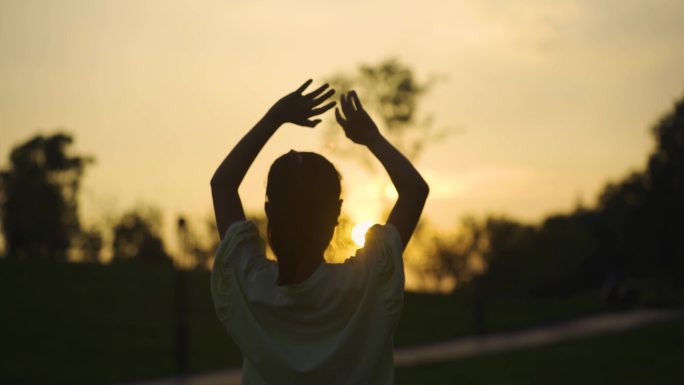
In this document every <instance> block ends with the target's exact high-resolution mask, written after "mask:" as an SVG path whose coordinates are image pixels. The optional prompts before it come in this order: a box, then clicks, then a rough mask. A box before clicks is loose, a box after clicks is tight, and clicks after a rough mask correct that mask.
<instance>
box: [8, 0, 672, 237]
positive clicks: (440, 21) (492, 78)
mask: <svg viewBox="0 0 684 385" xmlns="http://www.w3.org/2000/svg"><path fill="white" fill-rule="evenodd" d="M388 57H397V58H399V59H400V60H401V61H403V62H405V63H407V64H409V65H410V66H412V67H413V68H414V69H415V71H416V72H417V73H418V75H419V76H422V77H423V78H426V77H427V76H429V75H431V74H436V75H440V76H443V77H444V78H445V81H444V82H443V83H440V84H438V85H437V86H435V88H434V90H433V92H431V93H430V95H429V96H428V98H427V100H426V101H425V104H424V105H423V112H425V113H430V114H432V115H433V116H434V117H435V119H436V125H437V126H439V127H450V128H454V129H455V133H454V134H453V135H452V136H450V137H449V138H448V139H447V140H444V141H442V142H441V143H438V144H435V145H433V146H432V147H429V148H428V149H427V152H426V154H425V155H424V156H423V157H422V158H421V159H420V160H419V161H418V167H419V169H420V170H421V171H423V172H424V174H425V176H426V179H428V182H430V184H431V186H432V194H431V196H430V198H429V201H428V204H427V207H426V215H427V216H428V217H429V218H430V219H431V220H432V221H433V222H434V223H436V224H438V225H440V226H443V227H448V226H451V225H453V224H455V223H456V221H457V219H458V218H459V217H460V216H462V215H464V214H466V213H471V214H484V213H500V214H501V213H503V214H508V215H511V216H513V217H516V218H519V219H523V220H529V221H535V220H538V219H540V218H542V217H543V216H544V215H546V214H549V213H552V212H559V211H563V210H568V209H570V208H571V207H573V206H574V204H575V203H576V202H577V200H578V199H582V200H584V202H586V203H588V204H591V203H593V202H594V199H595V197H596V195H597V193H598V191H599V190H600V187H601V186H602V185H603V184H604V183H605V182H606V181H607V180H611V179H612V180H616V179H618V178H620V177H622V176H623V175H625V174H626V173H627V172H628V171H629V170H632V169H635V168H637V167H640V166H642V165H643V164H644V160H645V157H646V155H647V153H648V152H649V151H650V149H651V148H652V142H651V138H650V136H649V134H648V128H649V127H650V126H651V125H652V124H653V123H654V122H655V121H656V120H657V119H658V118H659V117H660V116H661V115H662V114H663V113H664V112H666V111H668V110H669V108H670V106H671V105H672V102H673V101H674V100H675V99H676V98H678V97H680V96H682V95H684V71H682V69H683V68H684V2H683V1H681V0H670V1H666V0H663V1H630V0H607V1H569V0H557V1H548V0H531V1H525V2H519V1H505V0H500V1H450V2H446V1H444V2H443V1H433V0H423V1H419V2H409V1H397V0H393V1H326V0H318V1H314V0H297V1H291V0H288V1H230V0H223V1H168V0H164V1H162V0H154V1H140V0H136V1H93V0H80V1H69V0H60V1H49V0H43V1H30V0H16V1H6V0H0V156H1V159H2V160H1V161H0V164H2V165H3V166H4V165H6V164H7V157H8V154H9V150H10V148H11V147H12V146H13V145H16V144H17V143H19V142H21V141H23V140H26V139H28V138H29V137H31V136H32V135H34V134H35V133H36V132H39V131H42V132H45V133H47V132H52V131H54V130H55V129H56V128H66V129H68V130H69V131H70V132H72V133H73V134H74V136H75V138H76V146H75V149H76V150H78V151H80V152H82V153H90V154H93V155H94V156H95V157H96V158H97V162H96V164H95V165H94V166H92V167H91V168H90V169H89V170H88V171H87V173H86V176H85V180H84V183H85V184H84V187H83V191H82V203H83V206H84V212H85V215H86V217H88V218H100V217H102V216H104V215H109V214H112V213H116V212H118V211H120V210H124V209H126V208H128V207H131V206H132V205H134V204H136V203H144V204H151V205H155V206H159V207H160V208H162V209H163V210H164V214H165V216H166V217H167V219H168V220H169V222H170V220H171V218H172V217H174V216H175V215H178V214H185V215H188V216H190V217H191V218H202V217H205V216H206V215H208V213H210V211H211V201H210V191H209V179H210V177H211V175H212V173H213V171H214V169H215V168H216V166H217V165H218V163H219V162H220V161H221V160H222V159H223V157H224V156H225V155H226V154H227V152H228V151H229V150H230V148H231V146H232V145H233V144H235V143H236V142H237V140H238V139H239V138H240V137H241V136H242V135H243V134H244V133H245V132H246V131H247V130H248V129H249V128H250V127H251V126H252V125H253V124H254V122H256V121H257V120H258V119H259V118H260V117H261V115H262V114H263V113H264V112H265V111H266V110H267V109H268V108H269V107H270V106H271V105H272V103H273V102H275V101H276V100H277V99H278V98H280V97H281V96H282V95H284V94H285V93H287V92H289V91H291V90H293V89H294V88H296V87H297V86H299V85H300V84H301V83H302V82H303V81H304V80H306V79H307V78H309V77H312V78H314V79H322V78H324V77H326V76H329V75H331V74H334V73H337V72H339V71H351V70H353V69H354V68H356V67H357V66H358V65H359V64H361V63H377V62H379V61H380V60H383V59H385V58H388ZM361 96H362V97H363V95H361ZM291 148H294V149H297V150H309V151H321V149H322V143H321V137H320V134H319V132H317V131H315V130H314V131H312V130H310V129H306V128H301V127H295V126H289V125H288V126H284V127H282V128H281V130H280V132H278V133H277V134H276V135H275V136H274V137H273V139H272V140H271V142H269V143H268V145H267V147H266V148H265V149H264V151H263V152H262V154H261V156H260V157H259V158H258V159H257V161H256V163H255V165H254V167H253V168H252V170H251V171H250V173H249V174H248V176H247V178H246V180H245V183H244V185H243V188H242V190H241V192H242V195H243V200H244V201H245V205H246V207H247V208H248V209H250V210H259V209H261V207H262V204H263V196H264V191H265V178H266V172H267V169H268V166H269V165H270V163H271V162H272V161H273V160H274V159H275V158H276V157H277V156H278V155H280V154H282V153H284V152H286V151H288V150H289V149H291ZM359 151H363V149H361V148H359ZM331 160H333V162H334V163H336V165H337V166H338V168H339V169H340V171H341V173H342V174H343V178H344V179H343V186H344V187H343V188H344V194H345V196H344V198H345V206H346V210H347V212H348V213H349V214H350V215H351V216H352V217H354V218H355V219H356V220H359V221H360V220H365V219H371V220H378V219H380V218H377V215H378V212H377V209H376V208H379V204H377V205H376V204H375V202H378V203H379V200H380V194H381V190H382V186H383V184H384V183H386V181H387V179H386V176H384V175H369V174H367V173H365V172H364V171H363V169H362V168H361V167H359V165H358V164H357V163H356V162H354V161H351V160H346V159H340V158H336V157H331ZM169 228H170V226H169ZM169 231H170V230H169V229H167V232H169Z"/></svg>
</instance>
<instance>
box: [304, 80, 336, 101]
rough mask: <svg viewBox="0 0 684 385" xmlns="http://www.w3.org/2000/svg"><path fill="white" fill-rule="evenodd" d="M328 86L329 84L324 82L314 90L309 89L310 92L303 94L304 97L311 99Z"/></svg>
mask: <svg viewBox="0 0 684 385" xmlns="http://www.w3.org/2000/svg"><path fill="white" fill-rule="evenodd" d="M328 87H330V84H328V83H325V84H323V85H322V86H320V87H318V88H316V89H315V90H313V91H311V92H310V93H308V94H306V95H304V97H305V98H307V99H313V98H315V97H316V96H318V95H320V94H321V93H322V92H323V91H325V90H326V89H327V88H328Z"/></svg>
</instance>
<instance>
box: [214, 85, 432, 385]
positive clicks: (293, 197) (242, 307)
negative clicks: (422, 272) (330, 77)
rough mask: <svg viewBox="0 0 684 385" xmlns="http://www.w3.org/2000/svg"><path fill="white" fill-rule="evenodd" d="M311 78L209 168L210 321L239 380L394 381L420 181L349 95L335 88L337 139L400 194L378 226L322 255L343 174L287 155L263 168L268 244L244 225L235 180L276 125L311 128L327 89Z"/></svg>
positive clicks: (312, 156) (421, 198) (421, 197)
mask: <svg viewBox="0 0 684 385" xmlns="http://www.w3.org/2000/svg"><path fill="white" fill-rule="evenodd" d="M310 83H311V80H309V81H307V82H306V83H304V84H303V85H302V86H301V87H300V88H299V89H297V90H296V91H294V92H292V93H290V94H288V95H286V96H285V97H283V98H282V99H280V100H279V101H278V102H277V103H276V104H275V105H274V106H273V107H272V108H271V109H270V110H269V111H268V112H267V113H266V115H265V116H264V117H263V118H262V119H261V120H260V121H259V122H258V123H257V124H256V125H255V126H254V127H253V128H252V129H251V130H250V131H249V132H248V133H247V134H246V135H245V136H244V137H243V139H242V140H241V141H240V142H239V143H238V144H237V145H236V146H235V148H234V149H233V150H232V151H231V152H230V153H229V154H228V156H227V157H226V159H225V160H224V161H223V162H222V163H221V165H220V166H219V167H218V169H217V170H216V172H215V174H214V176H213V178H212V181H211V187H212V197H213V201H214V211H215V215H216V223H217V229H218V231H219V234H220V235H221V243H220V245H219V248H218V250H217V252H216V260H215V264H214V269H213V272H212V278H211V288H212V295H213V299H214V305H215V308H216V313H217V315H218V317H219V320H220V321H221V322H222V324H223V325H224V326H225V328H226V330H227V331H228V333H229V334H230V336H231V337H232V338H233V340H234V341H235V343H236V344H237V346H238V347H239V348H240V350H241V351H242V353H243V356H244V364H243V380H242V381H243V384H321V383H329V384H392V383H394V364H393V360H392V336H393V332H394V328H395V327H396V324H397V322H398V320H399V317H400V315H401V308H402V304H403V292H404V269H403V259H402V253H403V250H404V248H405V245H406V244H407V243H408V241H409V239H410V237H411V234H412V233H413V231H414V229H415V226H416V224H417V222H418V219H419V217H420V214H421V212H422V209H423V206H424V203H425V200H426V198H427V195H428V186H427V184H426V183H425V181H424V180H423V178H422V177H421V176H420V174H419V173H418V172H417V171H416V170H415V168H414V167H413V166H412V165H411V163H410V162H409V161H408V160H407V159H406V158H405V157H404V156H403V155H401V153H400V152H399V151H397V150H396V149H395V148H394V147H393V146H392V145H391V144H390V143H389V142H388V141H387V140H386V139H385V138H384V137H383V136H382V135H381V134H380V132H379V130H378V128H377V126H376V125H375V123H373V121H372V119H371V118H370V116H369V115H368V114H367V113H366V111H365V110H364V109H363V107H362V105H361V103H360V101H359V99H358V97H357V95H356V93H355V92H353V91H352V92H350V93H349V94H347V95H343V96H342V97H341V100H340V102H341V103H340V104H341V111H340V109H336V110H335V115H336V118H337V121H338V122H339V124H340V125H341V127H342V129H344V131H345V134H346V136H347V137H348V138H349V139H350V140H352V141H354V142H355V143H357V144H359V145H362V146H365V147H367V148H368V150H370V151H371V152H372V153H373V155H374V156H375V157H376V158H377V159H378V160H379V161H380V162H381V163H382V165H383V166H384V168H385V169H386V171H387V172H388V174H389V176H390V178H391V180H392V182H393V183H394V185H395V188H396V189H397V192H398V199H397V202H396V204H395V206H394V208H393V209H392V211H391V213H390V215H389V217H388V219H387V222H386V223H385V224H382V225H380V224H378V225H375V226H373V227H372V228H371V229H370V230H369V231H368V233H367V235H366V243H365V246H364V248H362V249H359V250H357V252H356V254H355V255H354V256H353V257H351V258H349V259H348V260H347V261H345V262H344V263H342V264H329V263H326V262H325V261H324V259H323V253H324V251H325V249H326V247H327V246H328V244H329V242H330V240H331V238H332V236H333V233H334V230H335V226H336V225H337V220H338V217H339V215H340V209H341V205H342V200H341V199H340V190H341V189H340V176H339V174H338V172H337V170H336V169H335V167H334V166H333V165H332V164H331V163H330V162H329V161H328V160H326V159H325V158H324V157H323V156H321V155H319V154H316V153H311V152H296V151H294V150H293V151H290V152H289V153H287V154H285V155H283V156H281V157H279V158H278V159H277V160H276V161H275V162H274V163H273V165H272V166H271V169H270V171H269V174H268V182H267V188H266V202H265V204H264V209H265V212H266V216H267V219H268V234H267V238H268V242H269V244H270V246H271V248H272V249H273V251H274V254H275V256H276V260H277V261H276V262H274V261H270V260H268V259H266V256H265V246H266V244H265V241H264V240H263V239H262V238H261V237H260V235H259V232H258V230H257V227H256V225H255V224H254V223H253V222H250V221H246V220H245V215H244V211H243V209H242V203H241V200H240V197H239V195H238V187H239V185H240V183H241V182H242V179H243V178H244V176H245V174H246V172H247V170H248V169H249V167H250V165H251V164H252V162H253V161H254V159H255V158H256V156H257V154H258V153H259V152H260V150H261V148H262V147H263V146H264V145H265V143H266V142H267V141H268V139H269V138H270V137H271V136H272V135H273V133H275V131H276V130H277V129H278V128H279V127H280V126H281V125H283V124H284V123H294V124H296V125H300V126H307V127H315V126H316V125H317V124H318V123H320V120H319V119H312V118H313V117H315V116H317V115H320V114H322V113H324V112H326V111H327V110H329V109H331V108H332V107H333V106H334V105H335V102H330V103H327V104H324V103H325V102H326V101H327V100H328V99H329V98H330V97H331V96H332V95H333V93H334V91H333V90H329V89H328V86H327V85H324V86H321V87H319V88H318V89H316V90H315V91H313V92H310V93H308V94H304V91H305V89H306V88H307V87H308V86H309V84H310Z"/></svg>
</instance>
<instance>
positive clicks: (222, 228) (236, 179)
mask: <svg viewBox="0 0 684 385" xmlns="http://www.w3.org/2000/svg"><path fill="white" fill-rule="evenodd" d="M311 82H312V80H311V79H309V80H307V81H306V82H305V83H304V84H302V85H301V86H300V87H299V88H298V89H297V90H295V91H294V92H292V93H290V94H288V95H286V96H284V97H283V98H282V99H280V100H279V101H278V102H276V104H274V105H273V107H271V109H270V110H268V112H267V113H266V115H264V117H263V118H261V120H260V121H259V122H258V123H257V124H256V125H255V126H254V127H253V128H252V129H251V130H250V131H249V132H248V133H247V134H246V135H245V136H244V137H243V138H242V139H241V140H240V141H239V142H238V144H237V145H235V148H233V150H232V151H231V152H230V153H229V154H228V156H227V157H226V158H225V159H224V160H223V162H222V163H221V165H220V166H219V167H218V168H217V169H216V172H214V176H213V177H212V178H211V196H212V199H213V202H214V215H215V216H216V228H217V230H218V232H219V236H220V237H221V238H223V236H224V235H225V233H226V230H228V227H229V226H230V225H231V224H232V223H233V222H235V221H239V220H244V219H245V212H244V210H243V208H242V202H241V201H240V196H239V195H238V187H240V183H242V180H243V179H244V177H245V174H247V170H249V167H250V166H251V165H252V162H254V159H255V158H256V156H257V155H258V154H259V152H260V151H261V149H262V148H263V147H264V145H265V144H266V142H267V141H268V139H269V138H270V137H271V136H272V135H273V134H274V133H275V132H276V130H277V129H278V128H279V127H280V126H281V125H282V124H283V123H288V122H289V123H294V124H297V125H300V126H306V127H315V126H316V125H317V124H318V123H320V122H321V120H320V119H314V120H312V119H311V118H312V117H314V116H316V115H320V114H322V113H324V112H325V111H327V110H329V109H331V108H332V107H333V106H334V105H335V102H330V103H328V104H326V105H324V106H322V107H318V106H320V105H321V104H322V103H323V102H325V101H326V100H327V99H328V98H329V97H330V96H332V95H333V94H334V93H335V91H334V90H332V89H330V90H328V91H327V92H326V90H327V89H328V85H327V84H324V85H323V86H321V87H319V88H317V89H316V90H315V91H313V92H310V93H308V94H306V95H304V94H303V92H304V90H305V89H306V88H307V87H308V86H309V85H310V84H311Z"/></svg>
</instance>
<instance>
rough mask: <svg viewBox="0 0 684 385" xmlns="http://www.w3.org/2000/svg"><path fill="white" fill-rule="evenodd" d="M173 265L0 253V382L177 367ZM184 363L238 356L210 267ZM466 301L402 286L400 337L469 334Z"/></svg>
mask: <svg viewBox="0 0 684 385" xmlns="http://www.w3.org/2000/svg"><path fill="white" fill-rule="evenodd" d="M174 277H175V275H174V272H173V270H172V269H171V268H170V267H163V266H155V265H143V264H115V265H109V266H102V265H88V264H66V263H48V262H44V261H43V262H40V261H32V262H21V263H18V262H16V261H6V260H0V330H1V331H2V332H1V333H2V335H1V338H0V340H1V341H2V344H0V346H1V349H0V384H5V383H11V384H41V383H51V384H57V383H63V384H75V385H78V384H84V385H86V384H107V383H114V382H121V381H128V380H133V379H147V378H157V377H165V376H170V375H173V374H174V373H175V371H174V370H175V369H174V368H175V367H174V359H173V357H174V328H173V325H174V315H175V312H174V297H173V293H174ZM188 288H189V299H190V300H189V308H188V311H187V314H188V318H189V321H188V328H189V338H188V339H189V346H188V365H187V367H188V371H189V372H193V373H195V372H203V371H207V370H215V369H220V368H226V367H230V366H238V365H240V364H241V355H240V352H239V351H238V350H237V349H236V348H235V346H234V345H233V344H232V342H231V341H230V339H229V337H228V336H227V334H226V333H225V332H224V330H223V328H222V327H221V325H220V324H219V323H218V321H217V319H216V316H215V314H214V310H213V305H212V303H211V296H210V292H209V273H208V272H206V271H194V272H191V273H190V274H189V284H188ZM600 310H601V307H600V303H599V301H598V300H597V296H595V295H591V294H590V295H579V296H575V297H572V298H568V299H548V300H534V301H533V300H529V299H528V300H515V301H513V300H495V301H490V302H489V303H487V304H486V306H485V314H486V318H485V325H486V328H487V330H488V331H501V330H508V329H516V328H520V327H525V326H529V325H535V324H540V323H545V322H549V321H555V320H558V319H563V318H567V317H569V316H576V315H581V314H586V313H589V312H596V311H600ZM472 314H473V305H472V300H471V298H470V296H469V294H468V293H467V292H459V293H457V294H456V295H453V296H445V295H427V294H415V293H407V294H406V300H405V305H404V313H403V316H402V319H401V322H400V324H399V327H398V329H397V332H396V336H395V342H396V345H397V346H407V345H414V344H419V343H425V342H431V341H437V340H441V339H445V338H453V337H458V336H463V335H468V334H472V333H473V331H474V322H473V317H472Z"/></svg>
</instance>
